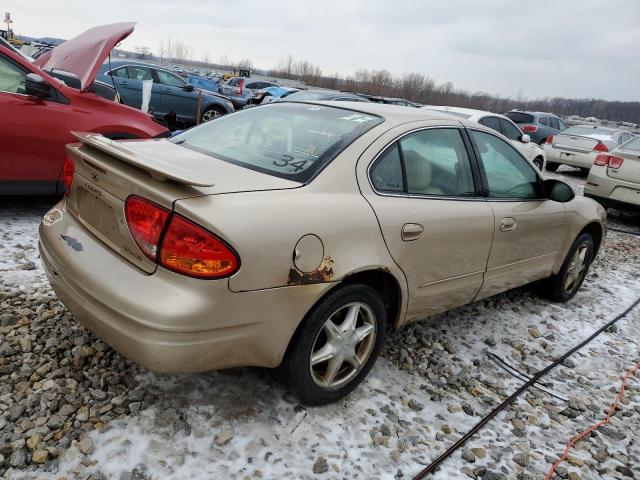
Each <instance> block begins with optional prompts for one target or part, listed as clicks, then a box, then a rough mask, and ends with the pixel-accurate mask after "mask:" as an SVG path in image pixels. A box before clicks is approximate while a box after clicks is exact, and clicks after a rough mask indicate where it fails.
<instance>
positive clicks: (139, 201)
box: [124, 196, 171, 262]
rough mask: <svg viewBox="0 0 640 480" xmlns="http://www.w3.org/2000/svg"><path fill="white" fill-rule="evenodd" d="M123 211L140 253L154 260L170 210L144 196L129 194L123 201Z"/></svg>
mask: <svg viewBox="0 0 640 480" xmlns="http://www.w3.org/2000/svg"><path fill="white" fill-rule="evenodd" d="M124 213H125V218H126V219H127V225H128V226H129V231H130V232H131V236H132V237H133V239H134V240H135V242H136V244H137V245H138V247H139V248H140V250H142V253H144V254H145V255H146V256H147V257H148V258H149V259H151V260H153V261H154V262H155V261H156V259H157V258H158V247H159V246H160V236H161V235H162V231H163V230H164V227H165V224H166V223H167V219H168V218H169V215H170V213H171V212H170V211H169V210H167V209H166V208H163V207H161V206H159V205H156V204H155V203H153V202H150V201H149V200H145V199H144V198H140V197H136V196H130V197H128V198H127V200H126V201H125V203H124Z"/></svg>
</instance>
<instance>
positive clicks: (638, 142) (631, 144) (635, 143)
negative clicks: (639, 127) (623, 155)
mask: <svg viewBox="0 0 640 480" xmlns="http://www.w3.org/2000/svg"><path fill="white" fill-rule="evenodd" d="M621 148H624V149H625V150H634V151H636V152H640V137H636V138H634V139H633V140H629V141H628V142H627V143H625V144H623V145H622V147H621Z"/></svg>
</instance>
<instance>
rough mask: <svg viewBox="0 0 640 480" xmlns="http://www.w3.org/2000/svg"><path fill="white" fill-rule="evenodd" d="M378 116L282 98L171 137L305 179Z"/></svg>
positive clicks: (220, 155)
mask: <svg viewBox="0 0 640 480" xmlns="http://www.w3.org/2000/svg"><path fill="white" fill-rule="evenodd" d="M382 121H383V119H382V118H380V117H378V116H375V115H370V114H365V113H361V112H356V111H353V110H346V109H343V108H336V107H328V106H324V105H306V104H295V103H281V104H271V105H265V106H261V107H256V108H250V109H248V110H243V111H240V112H236V113H233V114H231V115H225V116H224V117H220V118H218V119H216V120H212V121H210V122H207V123H205V124H203V125H200V126H199V127H196V128H193V129H191V130H187V131H186V132H184V133H181V134H180V135H176V136H175V137H174V138H173V140H172V141H173V142H175V143H177V144H178V145H181V146H183V147H186V148H190V149H193V150H196V151H198V152H201V153H204V154H206V155H211V156H213V157H216V158H219V159H221V160H224V161H227V162H230V163H233V164H236V165H240V166H242V167H245V168H249V169H251V170H256V171H259V172H262V173H266V174H269V175H273V176H275V177H280V178H286V179H288V180H293V181H295V182H301V183H306V182H307V181H308V180H309V179H311V178H312V177H313V175H314V174H315V173H316V172H317V171H318V170H320V169H321V168H322V167H323V166H324V165H326V164H327V163H329V162H330V161H331V160H333V158H335V157H336V155H338V154H339V153H340V152H341V151H342V150H343V149H344V148H346V147H347V146H348V145H349V144H351V143H352V142H353V141H354V140H355V139H357V138H358V137H360V136H361V135H362V134H363V133H365V132H366V131H368V130H370V129H371V128H373V127H374V126H376V125H379V124H380V123H382Z"/></svg>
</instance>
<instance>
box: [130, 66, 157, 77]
mask: <svg viewBox="0 0 640 480" xmlns="http://www.w3.org/2000/svg"><path fill="white" fill-rule="evenodd" d="M127 72H128V73H129V78H132V79H134V80H152V79H153V77H152V76H151V70H149V69H148V68H147V67H136V66H132V65H129V66H128V67H127Z"/></svg>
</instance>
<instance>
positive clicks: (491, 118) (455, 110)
mask: <svg viewBox="0 0 640 480" xmlns="http://www.w3.org/2000/svg"><path fill="white" fill-rule="evenodd" d="M422 108H426V109H427V110H432V111H435V112H443V113H448V114H450V115H453V116H456V117H460V118H464V119H465V120H470V121H472V122H477V123H479V124H481V125H484V126H485V127H489V128H491V129H492V130H495V131H496V132H499V133H501V134H502V135H504V136H505V137H507V139H508V140H509V142H510V143H511V145H513V146H514V147H515V148H516V150H518V151H519V152H520V153H521V154H522V156H524V158H526V159H527V160H529V161H530V162H531V163H533V164H534V165H535V166H536V167H537V168H538V170H543V169H544V167H545V164H546V156H545V153H544V150H543V149H542V147H540V146H539V145H537V144H536V143H533V142H532V141H531V137H530V136H529V135H527V134H526V133H523V132H522V130H520V128H518V126H517V125H516V124H515V123H513V121H512V120H511V119H510V118H508V117H506V116H504V115H500V114H498V113H492V112H486V111H484V110H475V109H472V108H459V107H445V106H436V105H426V106H424V107H422Z"/></svg>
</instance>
